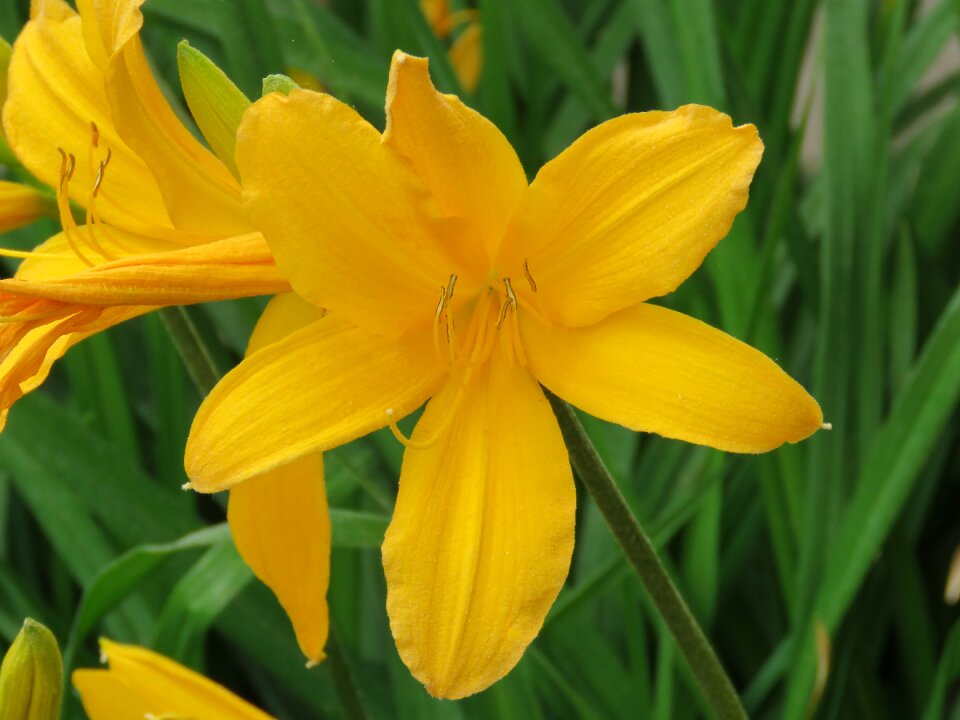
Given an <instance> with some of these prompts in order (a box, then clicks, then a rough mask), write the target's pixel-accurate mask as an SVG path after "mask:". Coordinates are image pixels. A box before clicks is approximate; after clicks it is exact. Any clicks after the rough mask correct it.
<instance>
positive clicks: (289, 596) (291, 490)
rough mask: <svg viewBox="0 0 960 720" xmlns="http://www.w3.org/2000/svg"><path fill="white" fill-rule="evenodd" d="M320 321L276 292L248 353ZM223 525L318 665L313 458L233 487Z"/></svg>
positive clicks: (326, 560)
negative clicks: (271, 593) (227, 528)
mask: <svg viewBox="0 0 960 720" xmlns="http://www.w3.org/2000/svg"><path fill="white" fill-rule="evenodd" d="M321 317H322V312H321V311H320V310H319V309H318V308H317V307H315V306H314V305H311V304H310V303H308V302H306V301H305V300H302V299H300V298H299V297H298V296H297V295H294V294H293V293H287V294H285V295H278V296H277V297H276V298H274V299H273V300H271V301H270V304H269V305H267V308H266V309H265V310H264V311H263V315H262V316H261V317H260V321H259V322H258V323H257V327H256V329H255V330H254V332H253V335H252V336H251V338H250V345H249V347H248V348H247V354H250V353H253V352H256V351H257V350H259V349H260V348H263V347H266V346H267V345H269V344H270V343H273V342H276V341H278V340H281V339H282V338H284V337H286V336H287V335H289V334H291V333H292V332H294V331H296V330H299V329H300V328H302V327H304V326H306V325H309V324H310V323H311V322H314V321H316V320H319V319H320V318H321ZM227 520H228V521H229V522H230V533H231V534H232V535H233V542H234V544H235V545H236V546H237V550H238V551H239V552H240V555H241V556H242V557H243V559H244V561H245V562H246V563H247V565H249V566H250V568H251V569H252V570H253V572H254V574H255V575H256V576H257V577H258V578H260V580H261V581H262V582H263V583H264V584H265V585H267V586H268V587H269V588H270V589H271V590H273V592H274V594H275V595H276V596H277V599H278V600H279V601H280V604H281V605H282V606H283V609H284V610H285V611H286V613H287V616H288V617H289V618H290V621H291V622H292V623H293V627H294V630H295V631H296V634H297V641H298V642H299V644H300V649H301V650H302V651H303V654H304V655H305V656H306V657H307V658H308V660H309V661H310V662H311V663H319V662H321V661H322V660H323V658H324V653H323V646H324V644H325V643H326V641H327V630H328V626H329V619H328V614H327V586H328V584H329V580H330V512H329V510H328V509H327V494H326V488H325V487H324V483H323V460H322V459H321V455H320V453H316V454H311V455H306V456H304V457H302V458H299V459H297V460H294V461H293V462H291V463H288V464H286V465H284V466H283V467H279V468H276V469H275V470H271V471H269V472H267V473H264V474H263V475H259V476H257V477H254V478H250V479H249V480H247V481H246V482H243V483H240V484H239V485H237V486H236V487H234V488H233V489H232V490H231V491H230V504H229V506H228V510H227Z"/></svg>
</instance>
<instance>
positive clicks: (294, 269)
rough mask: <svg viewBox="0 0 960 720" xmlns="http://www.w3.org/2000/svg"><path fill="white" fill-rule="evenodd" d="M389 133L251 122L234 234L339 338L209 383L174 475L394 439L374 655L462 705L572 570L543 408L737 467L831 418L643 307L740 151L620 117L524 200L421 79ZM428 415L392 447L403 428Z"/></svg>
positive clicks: (743, 129)
mask: <svg viewBox="0 0 960 720" xmlns="http://www.w3.org/2000/svg"><path fill="white" fill-rule="evenodd" d="M386 110H387V128H386V131H385V132H384V133H383V134H382V135H381V134H380V133H379V132H378V131H377V130H376V129H375V128H374V127H373V126H371V125H370V124H369V123H367V122H366V121H365V120H364V119H363V118H361V117H360V116H359V115H358V114H357V113H356V112H355V111H354V110H352V109H351V108H349V107H348V106H346V105H344V104H343V103H341V102H339V101H337V100H336V99H334V98H332V97H330V96H328V95H323V94H320V93H315V92H309V91H294V92H292V93H290V94H289V95H287V96H283V95H279V94H272V95H268V96H266V97H264V98H262V99H261V100H259V101H258V102H256V103H255V104H254V105H253V106H252V107H251V108H250V109H249V110H248V111H247V113H246V114H245V116H244V120H243V123H242V124H241V127H240V131H239V134H238V140H237V165H238V167H239V169H240V173H241V177H242V179H243V187H244V191H243V192H244V201H245V203H246V206H247V209H248V211H249V213H250V215H251V217H253V218H254V220H255V221H257V223H258V225H259V227H261V229H262V230H263V232H264V234H265V236H266V238H267V242H268V243H269V244H270V246H271V249H272V250H273V253H274V256H275V258H276V259H277V263H278V265H279V267H280V269H281V271H282V272H283V273H284V275H285V276H286V277H287V278H288V279H289V280H290V284H291V286H292V287H293V289H294V291H295V292H296V293H297V294H299V295H300V296H301V297H303V298H304V299H305V300H307V301H309V302H311V303H313V304H314V305H316V306H317V307H323V308H327V309H329V314H328V315H327V316H325V317H323V318H321V319H319V320H317V321H315V322H313V323H311V324H309V325H307V326H306V327H304V328H302V329H301V330H298V331H296V332H293V333H292V334H290V335H289V336H287V337H286V338H285V339H283V340H280V341H279V342H276V343H273V344H271V345H269V346H267V347H264V348H262V349H261V350H259V351H257V352H254V353H252V354H251V355H250V356H249V357H248V358H246V359H245V360H244V361H243V362H242V363H241V364H240V365H239V366H238V367H237V368H235V369H234V370H233V371H232V372H231V373H229V374H228V375H227V376H226V377H225V378H224V379H223V380H222V381H221V383H220V384H219V385H218V386H217V387H216V388H215V390H214V391H213V392H212V393H211V394H210V395H209V396H208V398H207V399H206V401H205V402H204V404H203V405H202V406H201V408H200V410H199V412H198V414H197V416H196V418H195V421H194V425H193V428H192V430H191V434H190V438H189V441H188V445H187V453H186V468H187V472H188V475H189V477H190V479H191V483H192V486H193V487H194V488H195V489H197V490H199V491H202V492H214V491H218V490H222V489H225V488H229V487H232V486H235V485H237V484H238V483H240V482H242V481H244V480H246V479H248V478H250V477H254V476H258V475H260V474H262V473H264V472H268V471H270V470H273V469H275V468H278V467H281V466H283V465H285V464H287V463H289V462H291V461H294V460H296V459H298V458H301V457H303V456H304V455H306V454H309V453H314V452H318V451H323V450H326V449H329V448H332V447H335V446H337V445H340V444H341V443H345V442H348V441H350V440H353V439H354V438H357V437H359V436H361V435H364V434H366V433H368V432H370V431H372V430H375V429H378V428H381V427H384V426H389V427H390V428H391V429H392V430H393V432H394V434H395V435H396V436H397V437H398V439H400V440H401V441H402V442H403V443H404V444H405V445H407V449H406V452H405V454H404V459H403V466H402V470H401V475H400V489H399V496H398V498H397V504H396V508H395V511H394V515H393V519H392V521H391V524H390V527H389V529H388V531H387V536H386V539H385V542H384V545H383V564H384V570H385V573H386V579H387V588H388V594H387V610H388V614H389V616H390V624H391V628H392V631H393V635H394V638H395V640H396V643H397V648H398V650H399V653H400V656H401V657H402V658H403V660H404V662H405V663H406V664H407V666H408V667H409V668H410V669H411V671H412V672H413V674H414V675H415V676H416V677H417V678H418V679H420V680H421V681H422V682H423V683H424V684H425V685H426V687H427V689H428V690H429V692H431V693H432V694H434V695H437V696H440V697H447V698H459V697H464V696H466V695H470V694H471V693H475V692H478V691H480V690H482V689H484V688H486V687H487V686H489V685H490V684H491V683H493V682H495V681H496V680H498V679H499V678H501V677H503V676H504V675H505V674H506V673H507V672H508V671H509V670H510V668H512V667H513V666H514V665H515V664H516V662H517V661H518V660H519V658H520V656H521V655H522V653H523V651H524V649H525V648H526V646H527V645H528V644H529V643H530V642H531V641H532V640H533V638H534V637H535V636H536V634H537V633H538V632H539V629H540V627H541V626H542V624H543V619H544V617H545V615H546V613H547V610H548V609H549V607H550V605H551V604H552V602H553V600H554V598H555V597H556V595H557V593H558V592H559V590H560V588H561V586H562V585H563V583H564V581H565V578H566V575H567V571H568V569H569V564H570V558H571V554H572V550H573V542H574V514H575V503H576V498H575V491H574V483H573V478H572V475H571V470H570V465H569V461H568V458H567V453H566V448H565V447H564V443H563V440H562V437H561V434H560V430H559V427H558V425H557V422H556V419H555V417H554V415H553V413H552V412H551V408H550V405H549V403H548V401H547V399H546V397H545V396H544V394H543V392H542V390H541V388H540V383H542V384H543V385H545V386H546V387H547V388H549V389H550V390H551V391H553V392H555V393H556V394H558V395H559V396H561V397H563V398H565V399H567V400H569V401H571V402H573V403H574V404H576V405H578V406H580V407H581V408H583V409H585V410H587V411H588V412H590V413H592V414H594V415H596V416H597V417H600V418H603V419H605V420H608V421H612V422H616V423H620V424H622V425H625V426H627V427H629V428H632V429H634V430H641V431H646V432H655V433H658V434H660V435H664V436H666V437H671V438H678V439H682V440H686V441H689V442H694V443H699V444H703V445H709V446H712V447H715V448H720V449H722V450H728V451H733V452H746V453H758V452H765V451H768V450H772V449H773V448H776V447H777V446H779V445H780V444H782V443H784V442H797V441H799V440H802V439H804V438H806V437H808V436H809V435H810V434H812V433H813V432H815V431H816V430H817V429H818V428H819V427H820V426H821V423H822V416H821V412H820V408H819V406H818V405H817V403H816V401H815V400H814V399H813V398H812V397H810V395H808V394H807V392H806V391H805V390H804V389H803V388H802V387H801V386H800V385H798V384H797V383H796V382H795V381H794V380H792V379H791V378H790V377H789V376H788V375H787V374H786V373H784V372H783V371H782V370H781V369H780V368H779V367H778V366H777V365H776V363H774V362H773V361H772V360H770V359H769V358H767V357H766V356H764V355H763V354H761V353H760V352H758V351H756V350H754V349H752V348H750V347H749V346H747V345H745V344H743V343H741V342H740V341H738V340H736V339H734V338H732V337H730V336H729V335H726V334H724V333H723V332H721V331H719V330H716V329H714V328H711V327H709V326H707V325H705V324H704V323H702V322H700V321H698V320H695V319H693V318H691V317H688V316H686V315H683V314H681V313H678V312H675V311H672V310H668V309H666V308H663V307H659V306H656V305H652V304H649V303H647V302H646V301H647V300H650V299H651V298H654V297H658V296H661V295H664V294H666V293H669V292H671V291H672V290H674V289H675V288H676V287H677V286H678V285H679V284H680V283H681V282H683V280H685V279H686V278H687V277H688V276H689V275H690V274H691V273H692V272H693V271H694V270H696V268H697V267H698V266H699V265H700V263H701V262H702V260H703V258H704V256H705V255H706V254H707V253H708V252H709V251H710V250H711V249H712V248H713V247H714V246H715V245H716V243H717V242H718V241H719V240H720V239H721V238H723V236H724V235H726V234H727V232H728V231H729V229H730V226H731V224H732V222H733V219H734V217H735V215H736V214H737V213H738V212H739V211H740V210H742V209H743V208H744V206H745V205H746V202H747V195H748V189H749V185H750V181H751V179H752V176H753V173H754V170H755V169H756V167H757V164H758V163H759V162H760V156H761V153H762V150H763V146H762V144H761V142H760V139H759V137H758V136H757V131H756V128H754V127H753V126H752V125H744V126H740V127H733V126H732V124H731V121H730V118H729V117H727V116H726V115H723V114H721V113H719V112H717V111H715V110H712V109H710V108H707V107H702V106H696V105H688V106H685V107H682V108H680V109H678V110H676V111H673V112H648V113H639V114H634V115H625V116H622V117H619V118H616V119H614V120H611V121H609V122H606V123H603V124H602V125H600V126H598V127H596V128H594V129H593V130H591V131H589V132H588V133H586V134H585V135H583V136H582V137H581V138H580V139H578V140H577V141H576V142H575V143H573V145H571V146H570V147H569V148H568V149H567V150H565V151H564V152H563V153H561V154H560V155H559V156H558V157H556V158H555V159H554V160H552V161H550V162H549V163H547V165H545V166H544V167H543V169H541V171H540V173H539V174H538V175H537V177H536V179H535V180H534V181H533V182H532V183H530V184H528V182H527V179H526V177H525V175H524V172H523V169H522V168H521V166H520V163H519V161H518V159H517V156H516V153H515V152H514V150H513V148H512V147H511V146H510V144H509V143H508V142H507V140H506V138H504V137H503V135H502V134H501V133H500V132H499V130H497V128H496V127H495V126H494V125H493V124H492V123H490V122H489V121H488V120H486V119H485V118H483V117H482V116H481V115H479V114H478V113H476V112H474V111H473V110H471V109H470V108H468V107H466V106H465V105H464V104H463V103H462V102H460V100H459V99H457V98H456V97H454V96H451V95H442V94H440V93H438V92H437V91H436V89H435V88H434V86H433V84H432V83H431V80H430V76H429V72H428V66H427V62H426V60H422V59H418V58H413V57H410V56H408V55H405V54H403V53H400V52H398V53H397V54H396V55H395V56H394V60H393V63H392V66H391V72H390V82H389V87H388V91H387V108H386ZM437 288H439V289H440V295H439V299H438V298H437ZM427 400H429V402H428V403H427V406H426V410H425V412H424V414H423V416H422V417H421V418H420V420H419V422H418V423H417V425H416V428H415V429H414V431H413V436H412V438H411V439H407V438H405V437H404V436H403V435H402V434H401V432H400V430H399V429H398V427H397V425H396V422H395V421H396V420H398V419H399V418H401V417H403V416H404V415H407V414H409V413H411V412H412V411H414V410H415V409H416V408H418V407H419V406H420V405H422V404H423V403H424V402H425V401H427Z"/></svg>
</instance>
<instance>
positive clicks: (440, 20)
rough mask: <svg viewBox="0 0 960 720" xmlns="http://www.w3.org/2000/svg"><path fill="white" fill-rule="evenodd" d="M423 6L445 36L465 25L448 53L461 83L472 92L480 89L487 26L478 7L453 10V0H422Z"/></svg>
mask: <svg viewBox="0 0 960 720" xmlns="http://www.w3.org/2000/svg"><path fill="white" fill-rule="evenodd" d="M420 9H421V11H422V12H423V14H424V17H426V18H427V22H429V23H430V27H432V28H433V31H434V32H435V33H436V34H437V36H438V37H440V38H442V39H444V40H445V39H447V38H448V37H449V36H450V35H451V34H452V33H453V31H454V30H456V29H457V28H458V27H462V28H463V30H461V32H460V34H459V35H458V36H457V38H456V40H454V41H453V44H452V45H451V46H450V50H449V53H448V57H449V58H450V64H451V65H452V66H453V71H454V72H455V73H456V74H457V79H458V80H459V81H460V85H462V86H463V89H464V90H466V91H467V92H469V93H472V92H473V91H475V90H476V89H477V84H478V83H479V82H480V71H481V70H482V69H483V27H482V25H481V24H480V21H479V20H478V19H477V11H476V10H472V9H465V10H457V11H455V12H453V11H451V9H450V0H420Z"/></svg>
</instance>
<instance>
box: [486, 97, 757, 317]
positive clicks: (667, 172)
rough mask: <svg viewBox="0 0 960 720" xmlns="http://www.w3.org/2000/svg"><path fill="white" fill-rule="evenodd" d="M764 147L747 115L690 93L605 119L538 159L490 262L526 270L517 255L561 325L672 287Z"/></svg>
mask: <svg viewBox="0 0 960 720" xmlns="http://www.w3.org/2000/svg"><path fill="white" fill-rule="evenodd" d="M762 152H763V144H762V143H761V142H760V138H759V137H758V136H757V130H756V128H755V127H753V126H752V125H742V126H740V127H737V128H734V127H733V126H732V125H731V123H730V118H729V117H728V116H726V115H724V114H722V113H719V112H717V111H716V110H712V109H711V108H707V107H703V106H699V105H687V106H684V107H682V108H680V109H679V110H676V111H674V112H648V113H639V114H636V115H624V116H622V117H619V118H616V119H614V120H610V121H608V122H605V123H603V124H602V125H600V126H598V127H596V128H594V129H593V130H591V131H589V132H588V133H586V134H585V135H583V136H582V137H581V138H580V139H579V140H577V141H576V142H575V143H574V144H573V145H571V146H570V147H569V148H567V149H566V150H565V151H563V152H562V153H561V154H560V155H559V156H558V157H556V158H555V159H554V160H552V161H550V162H549V163H547V164H546V165H544V166H543V168H542V169H541V170H540V173H539V174H538V175H537V177H536V179H535V180H534V182H533V183H532V184H531V186H530V191H529V193H528V194H527V196H526V198H525V199H524V202H523V203H522V204H521V207H520V208H519V209H518V211H517V215H516V216H515V218H514V222H513V223H511V227H510V229H509V231H508V232H509V235H508V237H507V238H506V239H505V240H504V244H503V254H502V256H501V258H500V261H499V262H498V269H499V270H500V272H501V274H503V275H506V276H512V277H514V278H518V277H523V276H524V272H523V263H524V260H525V259H526V260H527V261H528V269H529V272H530V273H531V274H532V276H533V277H534V278H535V280H536V283H537V286H538V292H539V296H540V301H541V302H542V304H543V305H544V306H545V310H546V312H547V313H548V314H551V315H553V316H554V317H553V319H554V320H555V321H559V322H560V323H562V324H565V325H568V326H579V325H587V324H589V323H592V322H596V321H597V320H600V319H602V318H604V317H606V316H607V315H609V314H610V313H612V312H616V311H617V310H620V309H622V308H625V307H629V306H631V305H635V304H636V303H638V302H640V301H643V300H646V299H648V298H651V297H657V296H659V295H663V294H665V293H668V292H671V291H673V290H674V289H675V288H676V287H677V286H678V285H679V284H680V283H681V282H683V280H685V279H686V278H687V277H688V276H689V275H690V273H692V272H693V271H694V270H695V269H696V268H697V267H698V266H699V265H700V263H701V262H702V261H703V258H704V257H705V256H706V254H707V253H708V252H709V251H710V250H711V249H712V248H713V247H714V246H715V245H716V244H717V242H718V241H719V240H720V239H721V238H722V237H723V236H724V235H726V234H727V232H728V231H729V230H730V226H731V224H732V223H733V218H734V216H736V214H737V213H738V212H740V210H742V209H743V208H744V206H745V205H746V202H747V194H748V188H749V186H750V180H751V178H752V177H753V172H754V170H755V169H756V167H757V164H758V163H759V162H760V156H761V154H762Z"/></svg>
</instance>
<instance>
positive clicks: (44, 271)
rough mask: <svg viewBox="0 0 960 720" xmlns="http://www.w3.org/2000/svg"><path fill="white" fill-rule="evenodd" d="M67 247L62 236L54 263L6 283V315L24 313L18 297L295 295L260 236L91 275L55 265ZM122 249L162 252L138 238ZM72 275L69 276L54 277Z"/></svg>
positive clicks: (147, 300) (188, 299) (146, 300)
mask: <svg viewBox="0 0 960 720" xmlns="http://www.w3.org/2000/svg"><path fill="white" fill-rule="evenodd" d="M80 231H81V232H85V228H80ZM64 242H66V241H65V240H64V239H63V236H62V235H61V236H58V237H57V238H55V239H54V240H51V241H48V243H45V244H44V245H43V246H41V248H42V252H43V254H44V255H47V254H49V255H53V256H54V257H52V258H44V257H43V256H41V257H39V258H37V259H31V260H28V261H26V262H25V263H24V264H25V265H26V263H27V262H29V263H30V264H29V265H27V267H26V269H25V271H20V272H18V273H17V277H16V278H14V279H11V280H0V315H10V314H13V313H16V312H19V310H17V309H15V308H14V307H13V306H14V304H15V303H14V299H15V297H16V298H20V299H21V301H23V302H32V301H33V300H36V299H38V298H44V299H48V300H58V301H61V302H66V303H84V304H87V305H188V304H191V303H198V302H209V301H214V300H229V299H233V298H239V297H251V296H254V295H271V294H274V293H279V292H286V291H288V290H289V285H287V282H286V280H284V279H283V277H282V276H281V275H280V272H279V271H278V270H277V267H276V265H274V263H273V257H272V256H271V254H270V250H269V248H268V247H267V245H266V243H265V242H264V240H263V236H262V235H260V234H258V233H253V234H248V235H241V236H238V237H232V238H226V239H224V240H218V241H215V242H211V243H205V244H202V245H195V246H191V247H186V248H180V249H176V250H167V251H162V250H161V251H159V252H146V253H143V254H131V255H129V256H127V257H123V258H120V259H118V260H112V261H108V262H104V263H103V264H99V265H96V266H94V267H92V268H86V267H85V266H83V265H82V264H81V263H79V262H78V261H77V260H76V259H71V258H69V257H68V256H66V255H65V256H64V258H58V257H56V255H57V252H56V250H57V248H58V247H60V248H62V247H63V243H64ZM123 242H124V243H125V244H130V245H132V244H133V243H136V246H135V249H140V250H146V249H148V248H150V247H151V246H153V247H163V245H161V244H159V243H156V242H155V241H150V240H149V239H147V238H136V237H133V236H124V240H123ZM38 250H39V249H38ZM95 259H97V260H100V259H102V258H99V257H98V258H95ZM65 272H66V273H69V274H65V275H64V274H55V273H65Z"/></svg>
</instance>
